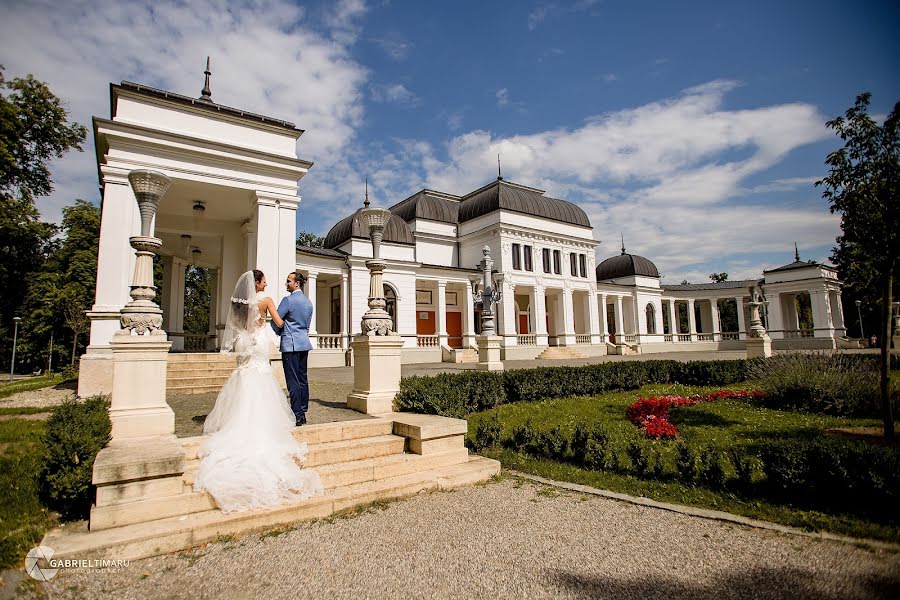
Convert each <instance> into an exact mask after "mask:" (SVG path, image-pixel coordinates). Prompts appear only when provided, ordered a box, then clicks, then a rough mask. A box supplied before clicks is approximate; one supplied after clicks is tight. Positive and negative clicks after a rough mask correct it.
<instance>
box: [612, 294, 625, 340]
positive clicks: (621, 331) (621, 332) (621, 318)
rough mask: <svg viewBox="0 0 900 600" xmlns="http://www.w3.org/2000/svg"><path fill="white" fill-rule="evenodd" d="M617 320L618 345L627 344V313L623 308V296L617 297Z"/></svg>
mask: <svg viewBox="0 0 900 600" xmlns="http://www.w3.org/2000/svg"><path fill="white" fill-rule="evenodd" d="M614 312H615V315H614V316H615V319H616V344H624V343H625V312H624V310H623V308H622V296H616V304H615V311H614Z"/></svg>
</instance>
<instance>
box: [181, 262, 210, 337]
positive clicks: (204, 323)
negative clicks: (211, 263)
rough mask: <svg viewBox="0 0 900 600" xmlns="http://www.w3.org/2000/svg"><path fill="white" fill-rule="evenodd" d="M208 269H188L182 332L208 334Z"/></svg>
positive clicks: (185, 280)
mask: <svg viewBox="0 0 900 600" xmlns="http://www.w3.org/2000/svg"><path fill="white" fill-rule="evenodd" d="M209 302H210V277H209V269H204V268H203V267H194V266H191V267H188V268H187V273H186V274H185V278H184V332H185V333H195V334H203V335H206V334H207V333H209Z"/></svg>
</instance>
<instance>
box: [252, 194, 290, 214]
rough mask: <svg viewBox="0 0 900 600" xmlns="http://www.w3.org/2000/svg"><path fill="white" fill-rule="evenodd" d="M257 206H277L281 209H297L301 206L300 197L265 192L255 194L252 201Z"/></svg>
mask: <svg viewBox="0 0 900 600" xmlns="http://www.w3.org/2000/svg"><path fill="white" fill-rule="evenodd" d="M251 201H252V203H253V204H254V205H255V206H276V207H279V208H287V209H293V210H296V209H297V205H298V204H300V198H299V196H288V195H287V194H275V193H272V192H264V191H261V190H256V191H255V192H253V197H252V199H251Z"/></svg>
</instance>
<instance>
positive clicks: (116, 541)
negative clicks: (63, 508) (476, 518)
mask: <svg viewBox="0 0 900 600" xmlns="http://www.w3.org/2000/svg"><path fill="white" fill-rule="evenodd" d="M499 471H500V463H499V462H497V461H495V460H491V459H487V458H482V457H480V456H474V455H473V456H470V457H468V460H467V461H466V462H464V463H458V464H452V465H450V466H446V467H440V468H435V469H429V470H427V471H418V472H414V473H409V474H405V475H399V476H396V477H389V478H387V479H382V480H378V481H366V482H363V483H357V484H353V485H346V486H340V487H336V488H333V489H330V490H328V491H326V493H325V494H324V495H323V496H319V497H316V498H310V499H307V500H304V501H302V502H299V503H296V504H287V505H283V506H280V507H278V508H274V509H265V510H254V511H247V512H239V513H223V512H221V511H219V510H206V511H202V512H196V513H193V514H188V515H181V516H172V517H167V518H163V519H157V520H154V521H149V522H145V523H137V524H134V525H126V526H123V527H113V528H111V529H105V530H100V531H92V532H88V531H87V530H86V528H82V529H80V530H78V529H75V528H72V527H68V528H61V527H60V528H55V529H53V530H51V531H50V532H49V533H47V535H46V536H44V539H43V541H42V542H41V544H42V545H44V546H49V547H51V548H53V550H54V557H55V558H59V559H66V558H70V559H71V558H79V557H82V558H83V557H84V556H91V557H96V558H110V559H119V560H137V559H140V558H146V557H149V556H156V555H159V554H165V553H168V552H175V551H177V550H183V549H186V548H190V547H192V546H197V545H200V544H204V543H208V542H210V541H213V540H215V539H216V538H219V537H221V536H227V535H235V534H244V533H248V532H251V531H255V530H260V529H264V528H271V527H278V526H284V525H292V524H294V523H296V522H297V521H302V520H310V519H320V518H324V517H328V516H330V515H332V514H334V513H336V512H339V511H342V510H346V509H348V508H353V507H357V506H363V505H366V504H371V503H372V502H376V501H379V500H390V499H396V498H402V497H404V496H409V495H411V494H415V493H417V492H420V491H423V490H433V489H452V488H455V487H459V486H463V485H469V484H471V483H474V482H476V481H483V480H485V479H488V478H490V477H492V476H493V475H495V474H496V473H498V472H499Z"/></svg>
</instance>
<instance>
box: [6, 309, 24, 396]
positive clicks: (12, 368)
mask: <svg viewBox="0 0 900 600" xmlns="http://www.w3.org/2000/svg"><path fill="white" fill-rule="evenodd" d="M21 320H22V317H13V352H12V364H11V365H10V367H9V382H10V383H12V378H13V372H14V371H15V370H16V339H17V338H18V337H19V321H21Z"/></svg>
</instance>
